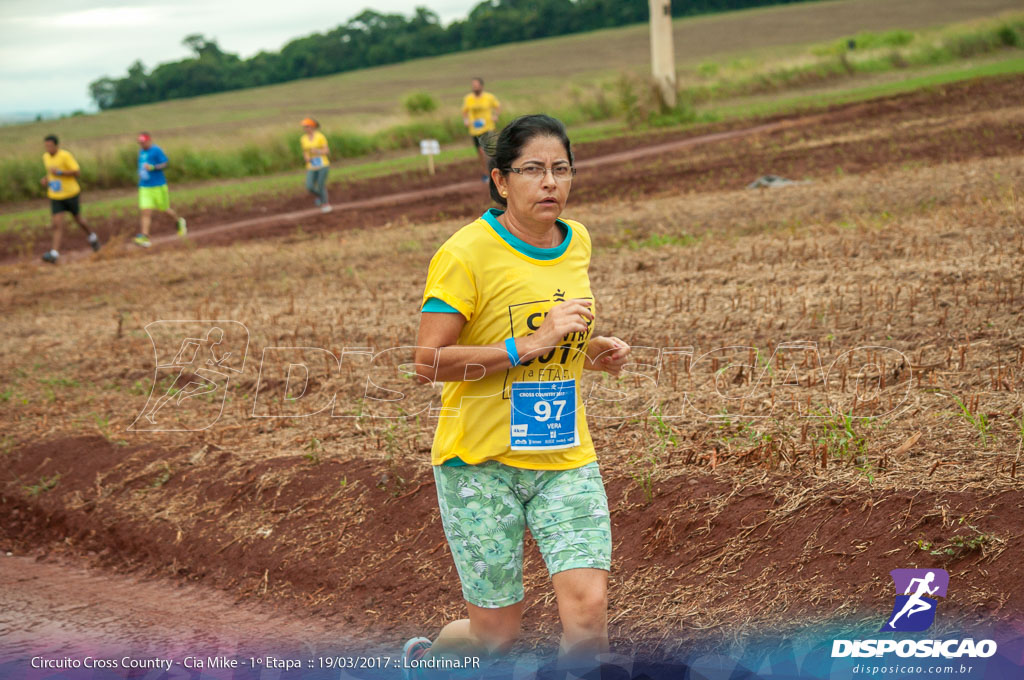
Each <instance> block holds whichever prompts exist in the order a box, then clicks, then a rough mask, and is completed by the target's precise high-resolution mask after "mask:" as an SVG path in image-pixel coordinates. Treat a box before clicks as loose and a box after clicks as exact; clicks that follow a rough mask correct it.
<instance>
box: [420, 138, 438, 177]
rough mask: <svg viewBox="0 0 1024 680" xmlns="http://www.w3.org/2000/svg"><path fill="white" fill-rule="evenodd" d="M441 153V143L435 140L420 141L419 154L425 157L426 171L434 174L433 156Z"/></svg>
mask: <svg viewBox="0 0 1024 680" xmlns="http://www.w3.org/2000/svg"><path fill="white" fill-rule="evenodd" d="M439 153H441V143H440V142H439V141H437V140H436V139H421V140H420V154H421V155H423V156H426V157H427V171H428V172H429V173H430V174H431V175H433V174H434V156H436V155H437V154H439Z"/></svg>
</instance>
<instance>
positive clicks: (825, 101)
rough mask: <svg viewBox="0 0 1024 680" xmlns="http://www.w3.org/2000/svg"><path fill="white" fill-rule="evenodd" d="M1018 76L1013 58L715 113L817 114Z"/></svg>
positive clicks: (1022, 65)
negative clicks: (840, 106)
mask: <svg viewBox="0 0 1024 680" xmlns="http://www.w3.org/2000/svg"><path fill="white" fill-rule="evenodd" d="M1019 73H1024V56H1018V55H1013V56H1009V57H1007V58H1005V59H1000V60H999V61H995V62H992V63H987V64H980V65H976V66H969V67H966V68H964V67H962V66H960V65H949V66H948V67H946V68H943V69H942V70H939V71H936V72H933V73H929V74H927V75H921V76H909V77H907V78H904V79H901V80H897V81H893V82H886V83H873V84H871V85H863V86H853V87H848V88H844V89H840V90H836V91H833V92H819V93H814V94H799V95H791V96H788V97H783V98H772V99H770V100H767V101H763V102H757V103H743V104H727V105H725V106H722V107H720V108H717V109H716V110H717V112H718V114H719V115H720V116H721V117H722V118H723V119H730V118H741V117H743V118H745V117H748V116H750V117H760V116H771V115H777V114H781V113H791V112H795V111H814V110H819V109H823V108H826V107H828V106H833V105H836V104H852V103H855V102H859V101H865V100H868V99H877V98H879V97H886V96H892V95H897V94H905V93H907V92H913V91H915V90H922V89H927V88H932V87H938V86H940V85H947V84H950V83H956V82H960V81H964V80H973V79H975V78H984V77H987V76H1004V75H1014V74H1019Z"/></svg>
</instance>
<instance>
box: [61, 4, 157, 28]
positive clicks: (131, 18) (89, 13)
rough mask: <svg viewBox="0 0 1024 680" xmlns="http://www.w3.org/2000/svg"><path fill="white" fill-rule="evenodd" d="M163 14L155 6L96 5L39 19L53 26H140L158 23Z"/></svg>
mask: <svg viewBox="0 0 1024 680" xmlns="http://www.w3.org/2000/svg"><path fill="white" fill-rule="evenodd" d="M163 16H164V12H163V10H161V9H159V8H157V7H96V8H94V9H86V10H81V11H78V12H69V13H67V14H58V15H56V16H51V17H41V19H42V20H43V21H45V22H47V24H48V25H50V26H53V27H55V28H72V29H73V28H142V27H144V26H154V25H156V24H159V23H160V20H161V19H162V18H163Z"/></svg>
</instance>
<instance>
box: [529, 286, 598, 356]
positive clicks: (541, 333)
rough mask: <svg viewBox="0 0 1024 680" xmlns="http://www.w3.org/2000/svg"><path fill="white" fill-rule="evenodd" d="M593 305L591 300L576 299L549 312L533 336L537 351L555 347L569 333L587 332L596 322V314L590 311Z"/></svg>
mask: <svg viewBox="0 0 1024 680" xmlns="http://www.w3.org/2000/svg"><path fill="white" fill-rule="evenodd" d="M592 304H593V303H592V302H591V301H590V300H583V299H579V298H575V299H572V300H566V301H565V302H563V303H561V304H558V305H555V306H554V307H552V308H551V309H550V310H548V313H547V315H546V316H545V317H544V321H543V322H542V323H541V325H540V328H538V329H537V332H536V333H534V334H533V336H532V337H533V340H534V342H535V343H537V346H536V348H535V349H542V348H543V349H546V348H550V347H554V346H556V345H558V344H559V343H560V342H562V338H564V337H565V336H566V335H568V334H569V333H578V332H586V330H587V328H588V327H589V326H590V324H591V323H592V322H593V320H594V313H593V312H591V311H590V307H591V305H592Z"/></svg>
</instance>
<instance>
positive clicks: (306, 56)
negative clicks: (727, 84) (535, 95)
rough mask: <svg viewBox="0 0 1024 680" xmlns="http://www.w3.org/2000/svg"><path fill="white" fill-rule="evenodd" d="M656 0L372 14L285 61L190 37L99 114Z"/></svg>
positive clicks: (324, 71)
mask: <svg viewBox="0 0 1024 680" xmlns="http://www.w3.org/2000/svg"><path fill="white" fill-rule="evenodd" d="M804 1H806V0H685V1H681V0H676V2H675V3H673V5H672V15H673V16H686V15H692V14H707V13H711V12H722V11H727V10H734V9H744V8H748V7H759V6H765V5H778V4H788V3H791V2H804ZM647 18H648V4H647V0H484V1H483V2H481V3H479V4H478V5H476V7H474V8H473V10H472V11H471V12H470V13H469V16H467V17H466V18H465V19H462V20H457V21H453V22H451V23H450V24H448V26H442V25H441V21H440V19H439V17H438V15H437V14H436V13H435V12H433V11H431V10H429V9H426V8H425V7H418V8H416V10H415V11H414V13H413V14H412V16H411V17H406V16H404V15H402V14H382V13H380V12H376V11H374V10H371V9H367V10H364V11H363V12H361V13H360V14H358V15H356V16H354V17H352V18H351V19H349V20H348V22H346V23H345V24H342V25H339V26H337V27H335V28H333V29H331V30H329V31H327V32H326V33H314V34H312V35H308V36H305V37H302V38H297V39H295V40H292V41H291V42H289V43H287V44H286V45H285V46H284V47H282V48H281V50H280V51H278V52H265V51H263V52H259V53H258V54H256V55H254V56H252V57H250V58H248V59H241V58H240V57H239V56H238V55H237V54H232V53H230V52H225V51H224V50H222V49H221V47H220V46H219V45H218V44H217V42H216V41H214V40H210V39H208V38H206V37H205V36H203V35H198V34H196V35H189V36H187V37H186V38H185V39H184V41H183V44H184V45H185V46H186V47H188V48H189V49H190V50H191V51H192V56H191V57H188V58H186V59H182V60H180V61H174V62H168V63H164V64H160V65H159V66H157V67H156V68H154V69H153V70H152V71H148V72H147V70H146V67H145V66H144V65H143V64H142V62H141V61H139V60H136V61H135V62H134V63H133V64H132V65H131V66H130V67H129V68H128V73H127V74H126V75H125V76H124V77H121V78H111V77H107V76H105V77H103V78H100V79H98V80H95V81H93V82H92V83H91V84H90V85H89V94H90V95H91V96H92V99H93V101H95V103H96V105H97V106H98V107H99V108H100V109H113V108H119V107H123V106H133V105H136V104H146V103H149V102H159V101H165V100H168V99H178V98H181V97H193V96H196V95H202V94H211V93H214V92H224V91H227V90H237V89H241V88H246V87H257V86H260V85H271V84H274V83H283V82H286V81H289V80H297V79H299V78H310V77H313V76H323V75H329V74H332V73H341V72H343V71H353V70H356V69H361V68H367V67H370V66H380V65H383V64H393V63H398V62H402V61H406V60H409V59H415V58H417V57H429V56H435V55H439V54H448V53H451V52H459V51H462V50H472V49H477V48H481V47H490V46H493V45H500V44H503V43H510V42H518V41H523V40H534V39H537V38H546V37H550V36H556V35H565V34H568V33H577V32H581V31H591V30H595V29H599V28H610V27H614V26H624V25H627V24H632V23H639V22H645V21H647Z"/></svg>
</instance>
